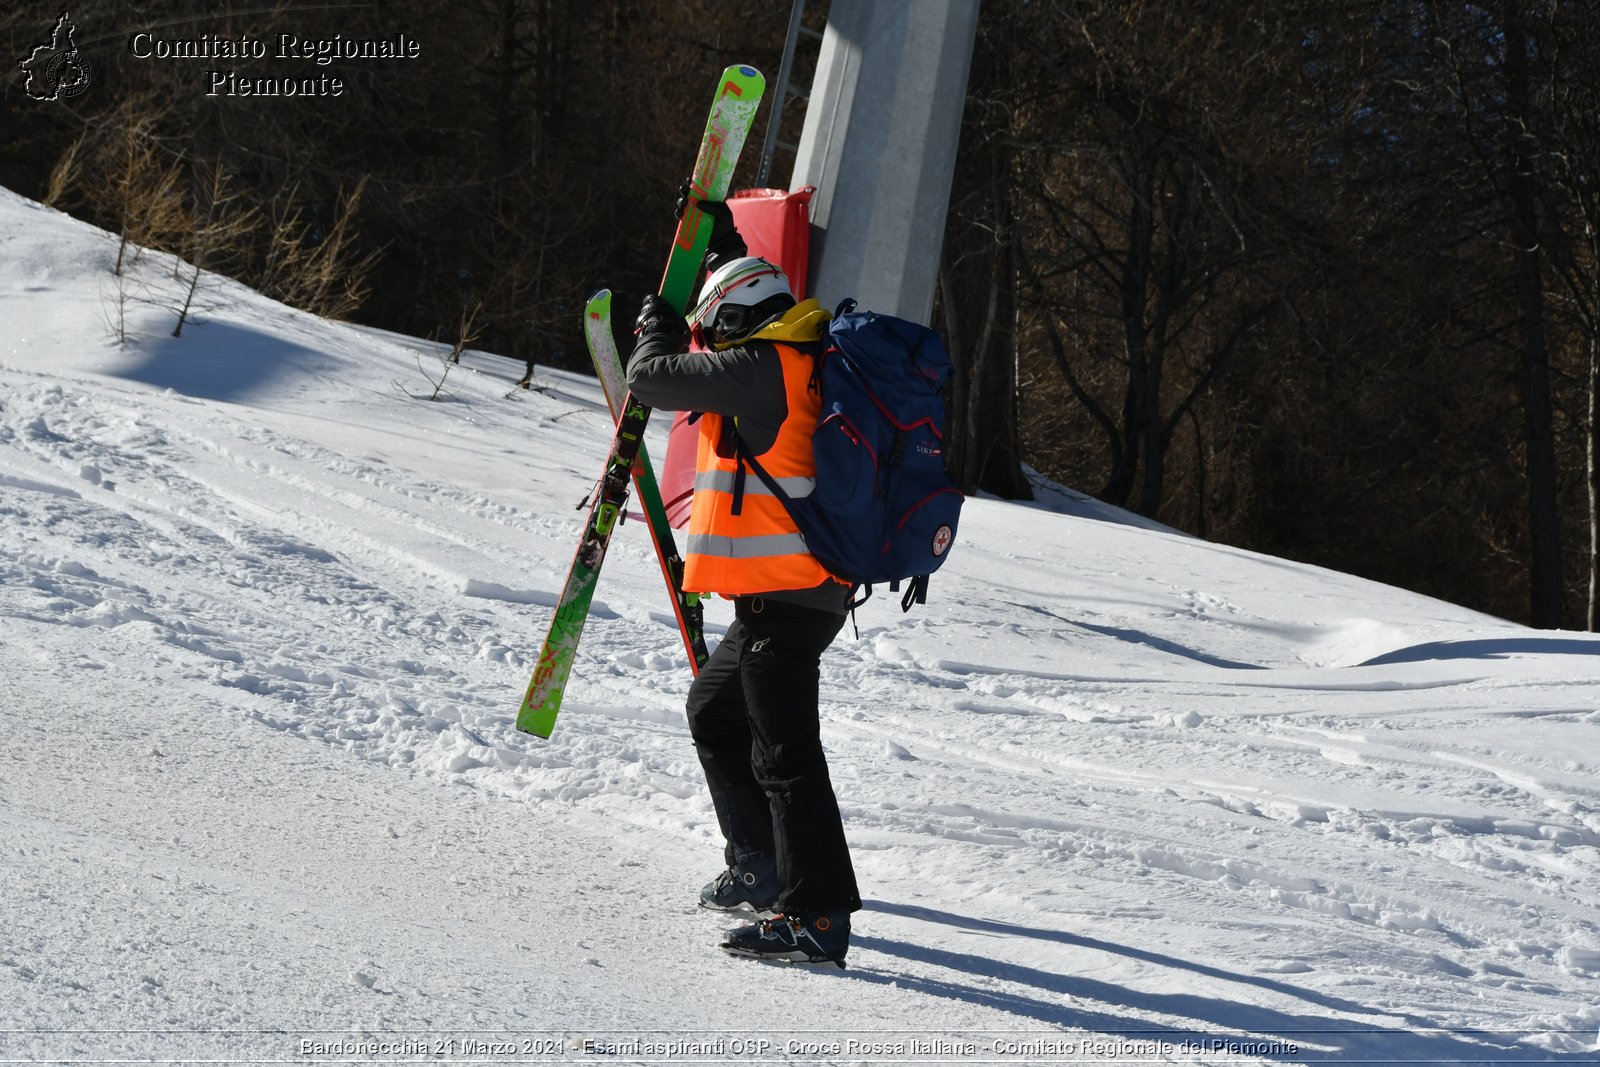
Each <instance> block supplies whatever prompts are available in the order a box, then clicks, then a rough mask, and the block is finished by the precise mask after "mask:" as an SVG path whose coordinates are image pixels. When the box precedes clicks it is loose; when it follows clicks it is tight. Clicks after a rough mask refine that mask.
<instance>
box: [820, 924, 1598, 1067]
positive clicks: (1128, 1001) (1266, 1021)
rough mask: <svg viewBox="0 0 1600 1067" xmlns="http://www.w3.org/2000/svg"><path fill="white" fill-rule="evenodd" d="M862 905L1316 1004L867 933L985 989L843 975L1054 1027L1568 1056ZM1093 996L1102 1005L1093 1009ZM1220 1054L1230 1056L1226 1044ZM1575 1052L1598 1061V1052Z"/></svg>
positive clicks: (1457, 1053)
mask: <svg viewBox="0 0 1600 1067" xmlns="http://www.w3.org/2000/svg"><path fill="white" fill-rule="evenodd" d="M863 907H864V908H865V909H866V910H868V911H877V912H882V913H884V914H887V915H899V916H902V917H905V918H909V919H917V920H921V921H923V922H929V923H939V924H942V925H946V926H954V927H959V928H961V929H964V930H970V931H973V932H976V933H981V934H989V935H997V936H1005V937H1026V938H1036V939H1040V940H1046V941H1054V942H1057V943H1059V944H1064V945H1070V946H1073V947H1075V948H1081V949H1085V950H1088V951H1093V952H1106V953H1111V954H1113V955H1118V956H1123V957H1125V958H1128V959H1134V960H1139V961H1141V962H1144V963H1150V964H1154V965H1156V966H1160V967H1165V968H1169V969H1172V970H1176V971H1187V972H1189V973H1190V974H1192V975H1195V976H1198V977H1204V978H1211V979H1218V980H1222V981H1227V982H1235V983H1238V984H1240V985H1246V986H1253V987H1255V988H1257V989H1263V990H1267V991H1270V992H1273V993H1277V994H1280V995H1282V996H1285V997H1289V998H1291V999H1294V1000H1298V1001H1303V1002H1305V1003H1306V1004H1307V1005H1309V1006H1310V1007H1309V1008H1308V1010H1307V1011H1305V1012H1303V1013H1300V1012H1293V1011H1286V1010H1282V1009H1278V1008H1269V1007H1263V1006H1260V1005H1255V1004H1248V1003H1239V1002H1236V1001H1231V1000H1223V999H1219V998H1217V997H1214V996H1201V995H1197V994H1187V993H1148V992H1140V991H1137V990H1133V989H1129V988H1127V987H1126V986H1119V985H1114V984H1112V983H1109V982H1103V981H1099V980H1097V979H1094V978H1088V977H1083V976H1077V975H1071V974H1060V973H1056V972H1053V971H1046V970H1041V969H1039V968H1037V967H1029V966H1025V965H1021V964H1014V963H1007V962H1004V961H1002V960H997V959H993V958H990V957H987V956H983V955H979V954H977V953H972V952H962V951H955V950H949V949H940V948H933V947H930V946H929V945H926V944H916V943H912V942H908V941H898V940H892V939H889V938H882V937H872V936H863V935H859V934H858V935H854V936H852V938H851V944H852V945H853V946H854V947H856V948H860V949H868V950H871V951H875V952H881V953H883V954H885V955H889V956H900V957H903V958H905V959H907V960H914V961H917V962H919V963H924V964H932V965H934V966H937V967H942V968H944V969H945V970H948V971H952V972H956V973H957V974H964V975H968V976H971V977H973V978H977V979H982V980H984V982H985V984H984V985H977V984H971V983H968V982H963V981H961V980H959V979H956V978H948V979H947V978H930V977H920V976H914V975H907V974H903V973H897V972H894V971H890V970H871V969H866V968H862V967H854V968H852V969H850V970H848V971H845V972H842V973H841V975H840V977H841V978H846V977H853V978H855V979H856V980H859V981H865V982H873V983H878V984H883V985H887V984H890V983H893V984H894V985H896V986H897V987H899V988H902V989H916V990H918V991H920V992H923V993H927V994H928V995H930V996H937V997H949V998H951V999H955V1000H961V1001H966V1002H969V1003H973V1004H982V1005H986V1006H988V1007H992V1008H996V1009H999V1010H1001V1011H1006V1012H1010V1013H1012V1014H1014V1015H1019V1016H1022V1017H1024V1018H1026V1019H1030V1020H1033V1021H1035V1022H1037V1023H1041V1024H1045V1025H1047V1026H1049V1027H1051V1028H1065V1029H1082V1030H1087V1031H1091V1032H1093V1033H1097V1034H1105V1035H1109V1036H1114V1037H1120V1038H1125V1039H1127V1040H1130V1041H1145V1042H1150V1041H1164V1042H1170V1043H1173V1044H1178V1043H1180V1042H1185V1041H1189V1042H1200V1043H1204V1042H1238V1043H1249V1044H1254V1045H1258V1046H1259V1045H1264V1044H1273V1043H1275V1044H1277V1045H1280V1046H1281V1045H1295V1046H1298V1049H1299V1051H1298V1052H1297V1053H1291V1052H1288V1051H1284V1052H1282V1053H1279V1054H1276V1055H1274V1054H1272V1053H1270V1052H1268V1053H1257V1054H1258V1055H1262V1056H1263V1058H1266V1059H1281V1060H1283V1061H1285V1062H1291V1063H1304V1062H1306V1059H1307V1057H1308V1056H1310V1057H1312V1058H1314V1059H1317V1060H1328V1059H1333V1060H1352V1061H1356V1060H1359V1061H1363V1062H1368V1063H1371V1062H1379V1061H1397V1062H1435V1063H1443V1062H1448V1063H1472V1062H1490V1061H1495V1062H1543V1061H1550V1060H1562V1059H1567V1058H1569V1057H1566V1056H1562V1055H1560V1054H1557V1053H1552V1052H1550V1051H1549V1050H1546V1049H1537V1048H1532V1047H1529V1046H1526V1045H1520V1044H1516V1043H1513V1042H1510V1041H1508V1040H1507V1037H1506V1035H1503V1034H1498V1035H1497V1034H1492V1033H1487V1032H1483V1031H1457V1032H1442V1028H1441V1027H1440V1026H1439V1025H1438V1024H1437V1023H1434V1022H1431V1021H1430V1020H1427V1019H1422V1018H1419V1017H1416V1016H1411V1015H1397V1014H1396V1013H1394V1012H1390V1011H1384V1010H1382V1009H1374V1008H1368V1007H1365V1006H1364V1005H1361V1004H1359V1003H1356V1002H1354V1001H1350V1000H1345V999H1343V998H1340V997H1335V996H1330V995H1328V994H1325V993H1319V992H1317V991H1315V990H1310V989H1304V988H1300V987H1298V986H1294V985H1290V984H1288V983H1286V982H1281V981H1278V980H1275V979H1271V978H1263V977H1259V976H1256V975H1248V974H1238V973H1235V972H1232V971H1227V970H1224V969H1222V968H1219V967H1213V966H1209V965H1207V964H1204V963H1197V962H1195V961H1192V960H1185V959H1181V958H1179V957H1176V956H1168V955H1164V954H1162V953H1159V952H1152V951H1149V950H1146V949H1139V948H1134V947H1131V946H1127V945H1118V944H1114V943H1112V942H1108V941H1101V940H1097V939H1095V938H1092V937H1083V936H1081V935H1078V934H1071V933H1067V932H1064V931H1061V930H1050V929H1046V928H1042V927H1028V926H1018V925H1015V924H1012V923H1005V922H997V921H994V920H990V919H979V918H973V917H971V916H966V915H956V914H953V913H951V912H945V911H938V910H936V909H933V908H926V907H921V906H918V905H913V904H895V903H890V902H887V901H881V900H872V901H866V902H865V903H864V904H863ZM993 980H1000V981H1005V982H1010V983H1013V984H1015V985H1021V986H1030V987H1032V988H1033V989H1034V990H1037V991H1038V994H1039V995H1030V994H1026V993H1015V992H1007V991H1004V990H1001V989H996V988H993V987H992V986H991V985H988V984H987V983H989V982H992V981H993ZM1088 1004H1096V1005H1100V1007H1098V1008H1090V1007H1086V1006H1085V1005H1088ZM1119 1009H1137V1010H1138V1011H1140V1012H1142V1013H1148V1014H1152V1015H1164V1016H1168V1017H1174V1016H1176V1017H1181V1018H1186V1019H1191V1020H1193V1021H1194V1022H1195V1024H1197V1025H1196V1028H1193V1029H1189V1028H1184V1027H1181V1026H1162V1025H1159V1024H1146V1025H1137V1024H1136V1023H1135V1022H1134V1021H1133V1020H1130V1019H1129V1018H1128V1017H1127V1016H1126V1015H1125V1014H1122V1013H1121V1012H1120V1011H1119ZM1317 1009H1321V1010H1322V1011H1323V1012H1338V1013H1349V1014H1356V1015H1376V1016H1387V1017H1389V1018H1390V1019H1393V1020H1394V1023H1393V1024H1392V1025H1389V1026H1383V1025H1372V1024H1366V1023H1363V1022H1362V1021H1360V1020H1357V1019H1350V1018H1345V1017H1342V1016H1341V1015H1333V1014H1319V1013H1318V1011H1317ZM1131 1024H1132V1025H1131ZM1213 1047H1214V1046H1213ZM1216 1051H1217V1052H1218V1053H1222V1052H1224V1050H1223V1049H1220V1048H1219V1049H1217V1050H1216ZM1570 1058H1574V1059H1583V1060H1589V1061H1592V1057H1590V1056H1575V1057H1570Z"/></svg>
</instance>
